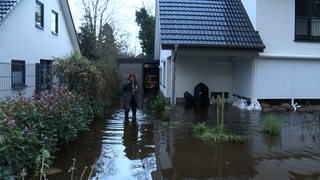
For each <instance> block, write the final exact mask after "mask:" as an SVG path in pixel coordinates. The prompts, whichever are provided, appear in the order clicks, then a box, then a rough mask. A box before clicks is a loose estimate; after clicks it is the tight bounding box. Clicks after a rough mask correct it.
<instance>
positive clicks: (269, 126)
mask: <svg viewBox="0 0 320 180" xmlns="http://www.w3.org/2000/svg"><path fill="white" fill-rule="evenodd" d="M281 128H282V124H281V120H280V118H279V117H278V116H276V115H275V114H270V115H267V116H266V117H265V118H263V129H262V132H263V133H265V134H267V135H272V136H277V135H279V134H280V132H281Z"/></svg>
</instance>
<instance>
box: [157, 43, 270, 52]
mask: <svg viewBox="0 0 320 180" xmlns="http://www.w3.org/2000/svg"><path fill="white" fill-rule="evenodd" d="M176 45H178V46H179V49H190V50H191V49H215V50H216V49H221V50H228V51H230V50H236V51H238V50H241V51H250V52H263V50H264V49H265V46H264V45H262V46H226V45H204V44H162V49H164V50H172V49H174V46H176Z"/></svg>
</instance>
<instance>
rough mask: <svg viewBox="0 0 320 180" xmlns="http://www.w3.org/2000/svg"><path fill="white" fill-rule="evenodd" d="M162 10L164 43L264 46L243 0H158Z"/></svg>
mask: <svg viewBox="0 0 320 180" xmlns="http://www.w3.org/2000/svg"><path fill="white" fill-rule="evenodd" d="M159 13H160V31H161V41H162V44H163V45H164V46H168V47H171V46H173V45H174V44H179V45H183V46H194V45H199V46H202V45H205V46H212V47H215V46H218V47H228V48H230V47H235V48H239V47H240V48H250V49H258V50H263V49H264V44H263V42H262V40H261V38H260V36H259V34H258V33H257V32H256V31H255V30H254V28H253V26H252V24H251V22H250V20H249V18H248V16H247V13H246V11H245V9H244V8H243V5H242V3H241V1H240V0H159Z"/></svg>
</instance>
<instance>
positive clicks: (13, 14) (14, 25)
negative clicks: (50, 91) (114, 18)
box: [0, 0, 80, 98]
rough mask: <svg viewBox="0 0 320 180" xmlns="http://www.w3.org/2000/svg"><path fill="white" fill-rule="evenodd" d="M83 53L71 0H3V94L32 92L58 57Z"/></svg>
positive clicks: (0, 66)
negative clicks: (72, 13)
mask: <svg viewBox="0 0 320 180" xmlns="http://www.w3.org/2000/svg"><path fill="white" fill-rule="evenodd" d="M72 52H78V53H80V48H79V43H78V39H77V35H76V31H75V27H74V24H73V20H72V16H71V12H70V9H69V5H68V1H67V0H34V1H29V0H10V1H9V0H8V1H7V0H0V98H1V97H4V96H8V95H9V96H12V95H15V94H16V93H17V92H21V91H22V93H24V94H25V95H26V96H30V95H32V93H33V91H34V90H35V89H36V88H41V86H43V85H44V84H45V83H47V82H46V81H48V80H47V77H46V74H47V72H46V71H48V70H49V67H48V65H50V64H51V63H52V60H53V58H54V57H61V56H65V55H68V54H70V53H72Z"/></svg>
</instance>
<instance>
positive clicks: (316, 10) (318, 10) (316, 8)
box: [312, 0, 320, 18]
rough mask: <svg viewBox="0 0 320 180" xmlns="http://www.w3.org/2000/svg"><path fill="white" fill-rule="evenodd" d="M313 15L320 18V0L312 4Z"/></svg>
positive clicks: (315, 0)
mask: <svg viewBox="0 0 320 180" xmlns="http://www.w3.org/2000/svg"><path fill="white" fill-rule="evenodd" d="M312 16H313V17H316V18H320V0H314V1H313V4H312Z"/></svg>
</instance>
